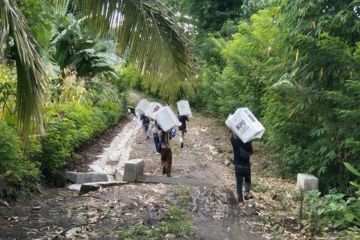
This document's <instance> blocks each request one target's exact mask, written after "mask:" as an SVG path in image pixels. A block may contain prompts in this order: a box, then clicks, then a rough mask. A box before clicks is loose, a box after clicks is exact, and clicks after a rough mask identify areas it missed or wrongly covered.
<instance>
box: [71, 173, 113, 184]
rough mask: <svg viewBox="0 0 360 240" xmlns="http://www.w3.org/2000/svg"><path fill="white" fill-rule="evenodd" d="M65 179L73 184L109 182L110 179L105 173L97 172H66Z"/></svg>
mask: <svg viewBox="0 0 360 240" xmlns="http://www.w3.org/2000/svg"><path fill="white" fill-rule="evenodd" d="M65 177H66V179H68V180H69V181H70V182H73V183H88V182H107V181H108V177H107V176H106V174H104V173H96V172H70V171H67V172H65Z"/></svg>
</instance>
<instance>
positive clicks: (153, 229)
mask: <svg viewBox="0 0 360 240" xmlns="http://www.w3.org/2000/svg"><path fill="white" fill-rule="evenodd" d="M190 220H191V218H190V216H189V215H188V213H187V212H186V211H185V210H184V209H182V208H180V207H177V206H173V207H171V208H170V210H169V215H168V216H167V217H166V218H165V219H163V220H162V221H161V222H160V223H159V224H158V225H156V226H149V225H146V224H144V223H138V224H136V225H134V226H132V227H130V228H128V229H124V230H122V231H121V232H120V239H123V240H133V239H137V240H163V239H164V237H165V236H166V235H167V234H173V235H175V236H176V237H187V236H191V235H192V234H193V229H192V227H191V224H190V222H191V221H190Z"/></svg>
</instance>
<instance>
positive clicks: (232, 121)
mask: <svg viewBox="0 0 360 240" xmlns="http://www.w3.org/2000/svg"><path fill="white" fill-rule="evenodd" d="M225 124H226V126H228V127H229V128H230V129H231V130H232V132H233V133H234V134H235V135H236V136H238V137H239V138H240V139H241V141H243V142H244V143H247V142H250V141H252V140H254V139H255V138H261V137H262V136H263V134H264V132H265V128H264V126H263V125H262V124H261V123H260V122H259V121H258V120H257V118H256V117H255V116H254V115H253V114H252V112H251V111H250V110H249V109H248V108H239V109H237V110H236V112H235V113H234V114H230V115H229V117H228V119H227V120H226V121H225Z"/></svg>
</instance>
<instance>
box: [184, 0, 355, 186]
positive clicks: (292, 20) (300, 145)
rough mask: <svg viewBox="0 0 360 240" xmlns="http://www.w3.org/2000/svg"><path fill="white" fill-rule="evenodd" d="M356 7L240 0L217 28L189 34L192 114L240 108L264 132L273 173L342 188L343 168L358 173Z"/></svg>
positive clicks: (345, 174)
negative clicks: (193, 66)
mask: <svg viewBox="0 0 360 240" xmlns="http://www.w3.org/2000/svg"><path fill="white" fill-rule="evenodd" d="M188 2H189V5H190V6H192V4H193V3H190V2H193V1H190V0H189V1H188ZM214 6H217V5H214ZM236 9H237V10H236ZM261 9H262V10H261ZM358 9H359V7H358V6H357V4H356V1H342V2H341V3H340V2H338V1H320V2H318V1H302V0H297V1H281V2H279V1H251V0H249V1H244V2H243V5H242V6H240V7H239V8H234V9H232V12H238V15H237V16H234V15H231V13H230V12H229V15H228V18H227V21H226V22H224V21H223V25H222V27H221V28H219V27H218V28H216V31H214V28H210V29H207V30H206V29H205V28H204V31H205V34H201V36H199V35H195V38H196V39H197V40H198V39H200V40H201V41H200V42H197V45H196V52H197V56H198V58H199V64H200V65H201V68H200V70H199V75H198V78H199V83H198V86H197V88H196V89H195V91H196V94H194V95H190V98H191V99H192V102H193V106H195V107H198V108H200V109H201V110H202V111H203V112H206V113H207V114H210V115H216V116H217V117H220V118H226V117H227V115H228V114H229V113H231V112H232V111H234V110H235V109H236V108H238V107H241V106H247V107H249V108H250V109H251V110H252V111H253V112H254V114H255V115H256V116H258V118H259V119H260V120H261V121H262V122H263V123H264V125H265V128H266V137H265V141H266V145H267V146H268V149H269V151H270V152H271V153H272V158H271V161H272V166H273V170H275V171H276V172H278V173H279V174H280V175H281V176H283V177H294V176H296V173H298V172H308V173H313V174H315V175H316V176H318V177H319V178H320V182H321V188H322V189H323V190H329V189H331V188H333V187H336V188H338V189H342V190H346V189H347V188H348V186H349V185H348V182H349V180H351V176H350V175H349V173H348V171H346V170H345V168H344V164H343V162H344V161H348V162H350V163H351V164H353V165H354V166H355V167H357V168H359V167H360V165H359V162H358V157H359V149H360V146H359V139H360V136H359V134H360V131H357V130H356V129H358V127H359V119H360V118H359V73H360V71H359V70H360V69H359V66H360V62H359V60H360V58H359V42H358V41H359V34H360V30H359V29H360V25H359V12H358ZM198 10H199V11H201V8H199V9H198ZM194 18H195V19H194V21H193V24H195V25H196V26H197V27H198V28H201V25H197V24H198V23H197V21H196V18H198V16H197V15H196V14H195V15H194ZM236 20H238V23H236Z"/></svg>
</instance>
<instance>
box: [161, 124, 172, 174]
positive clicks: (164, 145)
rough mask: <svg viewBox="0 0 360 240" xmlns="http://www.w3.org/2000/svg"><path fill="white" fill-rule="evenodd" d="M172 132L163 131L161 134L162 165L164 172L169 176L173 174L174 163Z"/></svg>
mask: <svg viewBox="0 0 360 240" xmlns="http://www.w3.org/2000/svg"><path fill="white" fill-rule="evenodd" d="M170 139H171V136H170V132H165V131H163V130H162V131H161V134H160V146H161V149H160V154H161V166H162V174H166V175H167V176H168V177H170V175H171V165H172V153H171V145H170Z"/></svg>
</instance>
